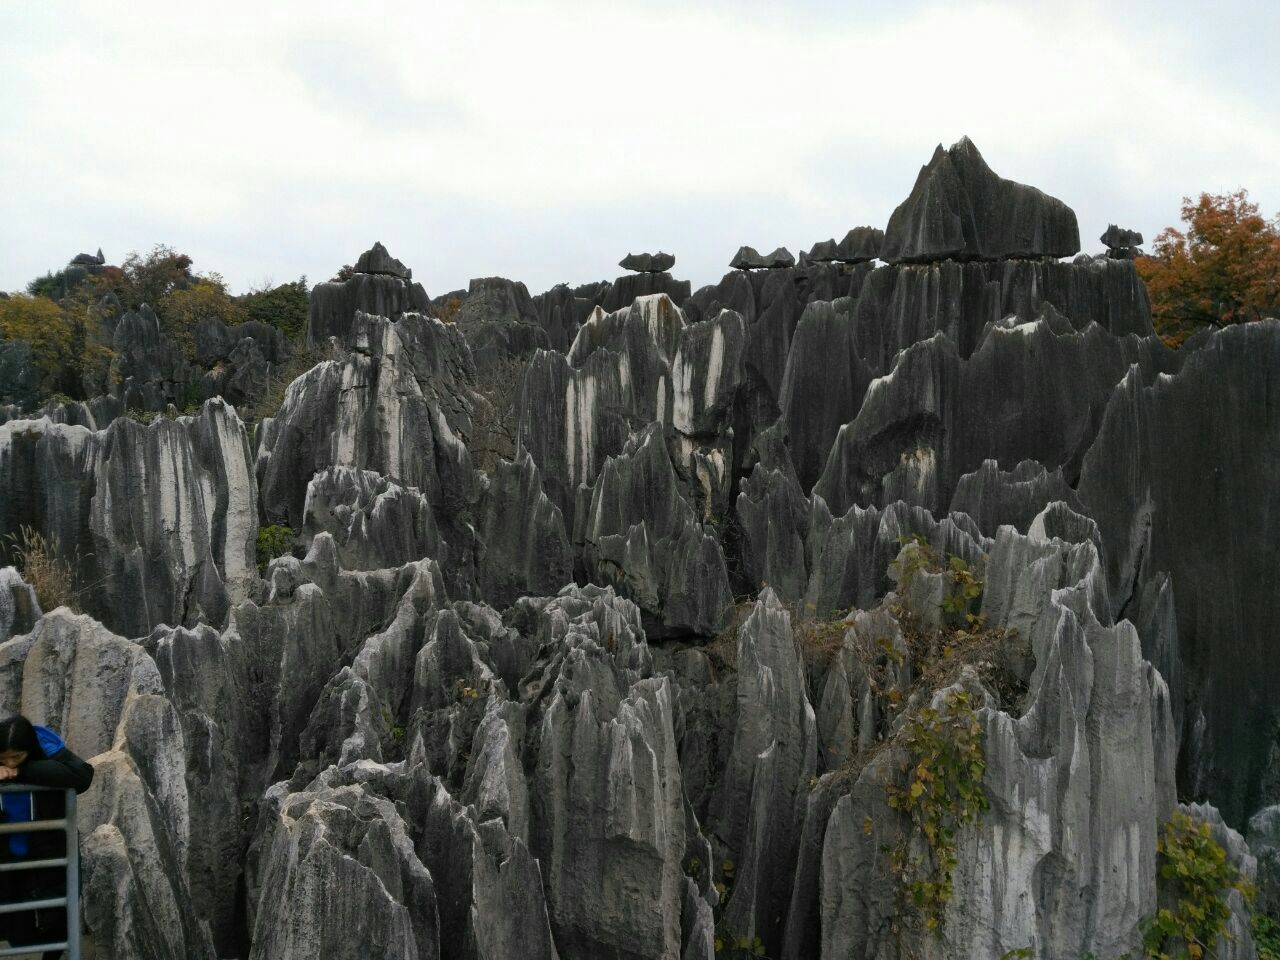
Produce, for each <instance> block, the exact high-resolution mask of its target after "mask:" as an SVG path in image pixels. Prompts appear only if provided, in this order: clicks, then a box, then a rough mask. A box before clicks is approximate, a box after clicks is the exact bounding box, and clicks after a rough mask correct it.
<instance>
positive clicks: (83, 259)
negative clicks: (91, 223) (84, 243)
mask: <svg viewBox="0 0 1280 960" xmlns="http://www.w3.org/2000/svg"><path fill="white" fill-rule="evenodd" d="M106 262H107V258H106V257H104V256H103V255H102V248H101V247H99V248H98V252H97V253H96V254H93V253H77V254H76V255H75V256H74V257H72V258H71V264H72V265H74V266H82V267H100V266H102V265H103V264H104V263H106Z"/></svg>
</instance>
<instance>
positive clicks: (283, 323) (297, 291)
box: [239, 277, 308, 343]
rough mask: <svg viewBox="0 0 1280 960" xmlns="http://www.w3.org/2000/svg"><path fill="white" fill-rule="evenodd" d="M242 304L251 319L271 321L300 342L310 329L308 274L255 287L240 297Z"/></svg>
mask: <svg viewBox="0 0 1280 960" xmlns="http://www.w3.org/2000/svg"><path fill="white" fill-rule="evenodd" d="M239 303H240V306H241V307H242V308H243V309H244V312H245V315H246V316H247V317H248V318H249V319H250V320H258V321H260V322H262V323H268V324H270V325H271V326H273V327H275V328H277V329H278V330H280V331H281V332H283V333H284V335H285V336H286V337H288V338H289V339H290V340H292V341H294V342H295V343H296V342H299V341H301V340H302V337H303V335H304V334H305V333H306V332H307V308H308V291H307V278H306V277H300V278H298V279H297V280H294V281H293V282H291V283H282V284H280V285H279V286H277V287H264V288H263V289H261V290H253V291H251V292H249V293H247V294H245V295H244V296H243V297H240V298H239Z"/></svg>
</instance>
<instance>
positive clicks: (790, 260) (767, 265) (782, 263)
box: [729, 247, 796, 270]
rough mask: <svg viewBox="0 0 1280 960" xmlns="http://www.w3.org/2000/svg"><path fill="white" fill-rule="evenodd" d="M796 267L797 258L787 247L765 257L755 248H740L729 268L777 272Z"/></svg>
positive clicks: (779, 248)
mask: <svg viewBox="0 0 1280 960" xmlns="http://www.w3.org/2000/svg"><path fill="white" fill-rule="evenodd" d="M795 265H796V258H795V257H793V256H792V255H791V251H790V250H788V249H787V248H786V247H778V248H777V249H776V250H774V251H773V252H772V253H766V254H764V255H763V256H762V255H761V254H759V253H757V252H756V248H755V247H739V248H738V252H737V253H735V254H734V255H733V259H732V260H730V261H729V266H730V267H732V268H733V269H734V270H777V269H782V268H784V267H794V266H795Z"/></svg>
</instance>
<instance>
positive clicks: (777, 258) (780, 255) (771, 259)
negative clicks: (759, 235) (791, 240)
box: [762, 247, 796, 270]
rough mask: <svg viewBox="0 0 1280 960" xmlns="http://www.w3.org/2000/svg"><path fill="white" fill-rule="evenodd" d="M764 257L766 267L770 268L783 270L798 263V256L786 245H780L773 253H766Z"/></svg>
mask: <svg viewBox="0 0 1280 960" xmlns="http://www.w3.org/2000/svg"><path fill="white" fill-rule="evenodd" d="M762 259H763V260H764V265H765V267H767V268H768V269H770V270H782V269H785V268H787V267H794V266H795V265H796V258H795V257H793V256H792V255H791V251H790V250H788V249H787V248H786V247H778V248H777V249H776V250H774V251H773V252H772V253H766V254H765V255H764V257H763V258H762Z"/></svg>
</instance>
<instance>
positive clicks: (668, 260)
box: [618, 250, 676, 273]
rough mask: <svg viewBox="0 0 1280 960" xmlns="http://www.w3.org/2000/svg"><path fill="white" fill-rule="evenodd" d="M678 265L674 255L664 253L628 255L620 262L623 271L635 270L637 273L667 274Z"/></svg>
mask: <svg viewBox="0 0 1280 960" xmlns="http://www.w3.org/2000/svg"><path fill="white" fill-rule="evenodd" d="M675 265H676V258H675V256H674V255H673V254H670V253H663V252H662V251H661V250H659V251H658V252H657V253H628V254H627V255H626V256H625V257H623V258H622V259H621V260H619V261H618V266H620V267H621V268H622V269H623V270H634V271H635V272H636V273H665V272H666V271H668V270H670V269H671V268H672V267H674V266H675Z"/></svg>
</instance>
